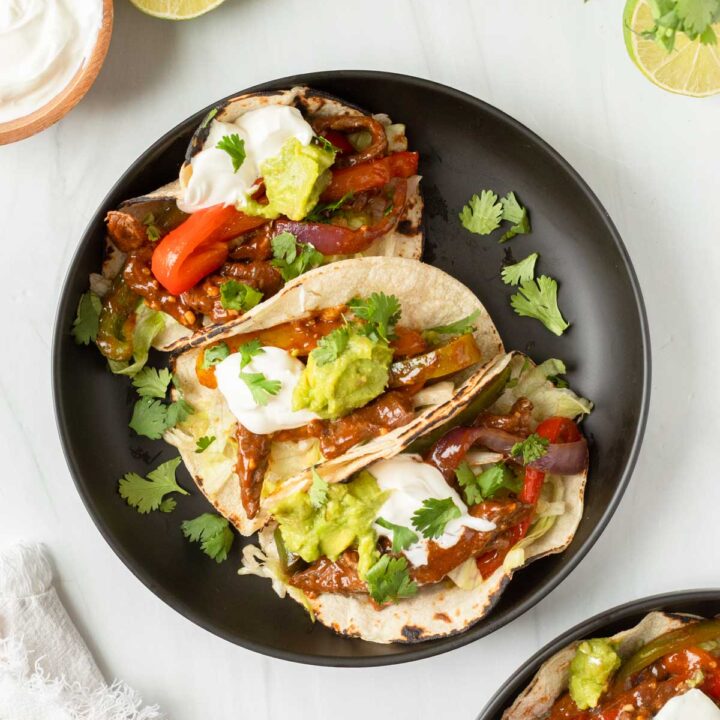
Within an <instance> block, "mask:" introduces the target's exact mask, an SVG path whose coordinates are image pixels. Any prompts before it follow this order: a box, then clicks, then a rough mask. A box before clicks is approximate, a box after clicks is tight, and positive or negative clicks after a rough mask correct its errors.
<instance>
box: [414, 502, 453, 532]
mask: <svg viewBox="0 0 720 720" xmlns="http://www.w3.org/2000/svg"><path fill="white" fill-rule="evenodd" d="M460 515H462V513H461V512H460V508H459V507H458V506H457V505H456V504H455V503H454V502H453V499H452V498H451V497H448V498H445V499H444V500H438V499H437V498H428V499H427V500H423V504H422V507H421V508H420V509H419V510H416V511H415V512H414V513H413V516H412V524H413V527H414V528H415V529H416V530H419V531H420V532H421V533H422V534H423V537H426V538H436V537H440V536H441V535H442V534H443V533H444V532H445V526H446V525H447V524H448V523H449V522H450V521H451V520H454V519H456V518H459V517H460Z"/></svg>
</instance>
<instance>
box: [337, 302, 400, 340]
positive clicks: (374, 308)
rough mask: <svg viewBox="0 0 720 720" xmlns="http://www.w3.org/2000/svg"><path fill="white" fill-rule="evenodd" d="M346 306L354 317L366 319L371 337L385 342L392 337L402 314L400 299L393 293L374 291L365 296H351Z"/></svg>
mask: <svg viewBox="0 0 720 720" xmlns="http://www.w3.org/2000/svg"><path fill="white" fill-rule="evenodd" d="M348 307H349V308H350V309H351V310H352V311H353V313H354V314H355V317H357V318H359V319H360V320H365V321H366V323H367V332H368V334H369V335H370V336H371V337H375V338H376V339H380V340H384V341H385V342H388V341H389V340H391V339H392V338H393V337H394V335H395V325H397V323H398V321H399V320H400V316H401V314H402V309H401V307H400V301H399V300H398V299H397V297H395V295H386V294H385V293H384V292H379V293H376V292H375V293H372V295H370V297H367V298H360V297H356V298H353V299H352V300H350V302H349V303H348Z"/></svg>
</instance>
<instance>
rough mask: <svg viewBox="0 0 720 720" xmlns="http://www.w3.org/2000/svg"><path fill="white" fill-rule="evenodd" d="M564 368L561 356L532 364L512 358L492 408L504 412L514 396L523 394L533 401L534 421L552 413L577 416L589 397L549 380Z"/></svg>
mask: <svg viewBox="0 0 720 720" xmlns="http://www.w3.org/2000/svg"><path fill="white" fill-rule="evenodd" d="M565 372H566V369H565V363H563V362H562V360H556V359H551V360H546V361H545V362H544V363H541V364H540V365H533V364H532V363H531V362H530V361H529V360H525V361H523V360H522V359H521V358H516V359H515V360H514V361H513V364H512V375H511V377H510V380H509V381H508V384H507V386H506V388H505V391H504V392H503V394H502V395H501V396H500V397H499V398H498V400H497V401H496V403H495V409H496V411H497V412H501V413H507V412H509V411H510V408H511V407H512V404H513V403H514V402H515V400H517V399H518V398H520V397H526V398H528V400H530V402H532V404H533V419H534V420H535V421H536V422H540V421H541V420H543V419H544V418H548V417H553V416H559V417H566V418H577V417H580V416H582V415H586V414H588V413H589V412H590V411H591V410H592V408H593V404H592V402H590V400H587V399H585V398H584V397H580V396H579V395H576V394H575V393H574V392H573V391H572V390H570V388H561V387H556V386H555V384H554V383H553V382H552V381H551V380H550V378H555V377H557V376H558V375H564V374H565Z"/></svg>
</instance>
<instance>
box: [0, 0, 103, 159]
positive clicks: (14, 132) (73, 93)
mask: <svg viewBox="0 0 720 720" xmlns="http://www.w3.org/2000/svg"><path fill="white" fill-rule="evenodd" d="M102 2H103V17H102V24H101V25H100V30H99V31H98V36H97V40H96V42H95V47H94V48H93V51H92V54H91V55H90V57H89V58H88V59H87V60H86V61H85V63H84V64H83V66H82V67H81V68H80V69H79V70H78V71H77V72H76V73H75V75H74V77H73V78H72V80H70V82H69V83H68V84H67V85H66V86H65V89H64V90H62V91H61V92H59V93H58V94H57V95H56V96H55V97H54V98H53V99H52V100H50V101H49V102H47V103H45V105H43V106H42V107H40V108H38V109H37V110H35V111H34V112H32V113H30V114H29V115H24V116H23V117H19V118H15V120H8V121H7V122H4V123H0V145H6V144H7V143H12V142H15V141H17V140H22V139H23V138H26V137H30V136H31V135H34V134H35V133H38V132H40V131H41V130H45V128H47V127H50V125H52V124H53V123H56V122H57V121H58V120H60V118H62V117H64V116H65V115H66V114H67V113H68V112H70V110H72V108H74V107H75V105H77V104H78V103H79V102H80V100H82V99H83V97H84V96H85V93H86V92H87V91H88V90H89V89H90V86H91V85H92V84H93V82H95V78H96V77H97V75H98V73H99V72H100V68H101V67H102V64H103V62H104V60H105V55H106V54H107V50H108V47H109V45H110V36H111V35H112V25H113V3H112V0H102Z"/></svg>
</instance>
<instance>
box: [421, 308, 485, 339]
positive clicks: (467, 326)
mask: <svg viewBox="0 0 720 720" xmlns="http://www.w3.org/2000/svg"><path fill="white" fill-rule="evenodd" d="M479 317H480V311H479V310H476V311H475V312H474V313H472V314H471V315H468V316H467V317H464V318H461V319H460V320H456V321H455V322H454V323H450V324H449V325H438V326H436V327H433V328H430V329H429V330H426V331H425V333H427V334H431V333H432V334H433V335H467V333H471V332H473V330H475V321H476V320H477V319H478V318H479Z"/></svg>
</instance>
